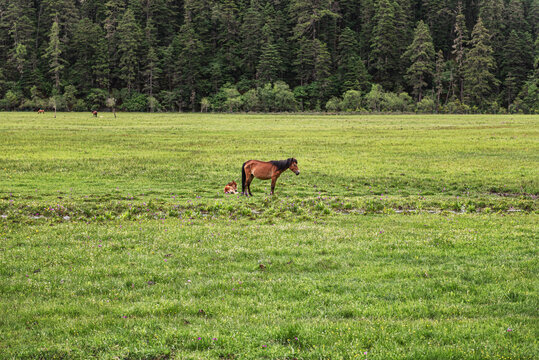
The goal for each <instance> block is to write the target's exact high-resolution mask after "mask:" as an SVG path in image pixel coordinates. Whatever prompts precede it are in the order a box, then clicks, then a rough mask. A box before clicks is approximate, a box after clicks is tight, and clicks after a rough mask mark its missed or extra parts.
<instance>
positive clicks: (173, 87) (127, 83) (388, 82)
mask: <svg viewBox="0 0 539 360" xmlns="http://www.w3.org/2000/svg"><path fill="white" fill-rule="evenodd" d="M538 23H539V1H538V0H491V1H467V0H448V1H441V0H340V1H339V0H268V1H262V0H216V1H209V0H84V1H83V0H32V1H30V0H18V1H12V0H0V109H3V110H18V109H19V110H35V109H37V108H45V107H51V105H50V104H52V103H53V104H54V105H55V106H56V107H57V108H58V109H63V110H75V111H87V110H90V109H108V108H112V107H111V106H109V105H110V104H114V106H115V107H116V108H118V109H120V110H125V111H201V110H202V111H295V110H306V111H310V110H316V111H319V110H326V109H327V110H330V111H336V110H342V111H347V110H351V111H363V110H365V111H413V110H417V111H447V112H481V111H483V112H487V111H489V112H498V111H513V112H519V111H522V112H531V113H539V103H538V101H537V98H538V96H537V93H538V92H539V90H537V89H538V88H539V79H538V77H539V75H538V73H539V70H538V69H537V67H538V66H539V64H538V61H537V53H538V51H539V50H538V49H537V47H538V42H537V40H536V39H537V38H538V35H539V34H538V32H539V25H538ZM408 94H410V95H408ZM412 98H413V100H412Z"/></svg>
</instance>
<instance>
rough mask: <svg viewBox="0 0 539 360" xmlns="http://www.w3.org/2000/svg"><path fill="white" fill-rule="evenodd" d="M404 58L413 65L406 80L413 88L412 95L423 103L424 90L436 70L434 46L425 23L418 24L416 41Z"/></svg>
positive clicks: (407, 72) (415, 34) (415, 35)
mask: <svg viewBox="0 0 539 360" xmlns="http://www.w3.org/2000/svg"><path fill="white" fill-rule="evenodd" d="M403 57H405V58H407V59H409V60H410V63H411V65H410V67H409V68H408V70H407V71H406V79H407V80H408V83H409V85H410V86H411V87H412V88H413V91H412V93H413V94H414V95H415V96H417V101H421V99H422V97H423V89H424V88H425V87H427V85H428V83H427V79H428V78H429V77H431V76H432V75H433V70H434V45H433V44H432V37H431V36H430V31H429V27H428V26H427V24H425V23H424V22H423V21H419V23H418V24H417V27H416V29H415V32H414V40H413V41H412V43H411V44H410V46H409V47H408V49H407V50H406V52H405V53H404V55H403Z"/></svg>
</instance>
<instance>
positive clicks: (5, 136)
mask: <svg viewBox="0 0 539 360" xmlns="http://www.w3.org/2000/svg"><path fill="white" fill-rule="evenodd" d="M538 122H539V117H538V116H522V115H518V116H517V115H506V116H494V115H489V116H483V115H481V116H456V115H455V116H447V115H440V116H436V115H430V116H429V115H421V116H416V115H391V116H382V115H377V116H374V115H371V116H355V115H342V116H333V115H241V114H240V115H237V114H236V115H225V114H127V113H120V114H118V118H117V119H114V118H113V116H112V114H109V113H102V114H100V116H99V117H98V118H93V117H92V116H91V114H89V113H84V114H82V113H59V114H58V116H57V118H56V119H54V118H53V117H52V114H51V113H45V115H37V114H35V113H0V154H1V155H0V279H1V280H2V281H1V282H0V313H1V314H2V316H1V317H0V359H13V358H14V359H19V358H20V359H59V358H62V359H87V358H99V359H294V358H295V359H536V358H537V357H538V355H539V342H538V340H537V339H539V313H538V309H539V296H538V294H539V275H538V274H539V260H538V259H539V258H538V255H539V254H538V245H539V237H538V235H537V234H538V225H537V224H538V223H539V216H538V207H537V201H538V200H537V196H538V195H539V170H538V169H539V125H538ZM288 157H295V158H297V159H298V166H299V169H300V171H301V174H300V175H299V176H295V175H294V174H293V173H291V172H285V173H284V174H283V175H282V176H281V178H280V179H279V180H278V182H277V186H276V195H275V196H269V195H268V193H269V188H270V186H269V185H270V184H269V182H263V181H261V180H257V179H255V180H254V181H253V183H252V185H251V190H252V192H253V194H254V196H253V197H252V198H245V197H242V196H239V195H224V194H223V187H224V185H226V184H227V183H228V182H229V181H232V180H235V181H236V182H238V184H240V186H241V164H242V163H243V162H244V161H246V160H248V159H259V160H280V159H286V158H288Z"/></svg>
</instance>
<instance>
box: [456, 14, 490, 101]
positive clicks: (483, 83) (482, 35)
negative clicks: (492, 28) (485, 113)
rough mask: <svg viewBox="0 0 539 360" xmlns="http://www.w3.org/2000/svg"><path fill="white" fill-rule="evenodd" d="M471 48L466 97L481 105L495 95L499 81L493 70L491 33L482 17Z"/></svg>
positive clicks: (467, 65)
mask: <svg viewBox="0 0 539 360" xmlns="http://www.w3.org/2000/svg"><path fill="white" fill-rule="evenodd" d="M470 43H471V48H470V49H469V51H467V52H466V58H465V62H464V71H463V74H464V79H465V93H466V98H467V99H468V100H469V101H470V103H471V104H474V105H477V106H481V105H484V104H485V101H486V100H487V99H488V98H489V97H490V96H491V95H493V91H494V89H495V87H496V86H497V85H498V83H499V81H498V80H497V79H496V77H495V76H494V74H493V73H492V71H494V70H495V69H496V63H495V61H494V57H493V50H492V47H491V46H490V43H489V34H488V31H487V29H486V28H485V27H484V25H483V21H482V20H481V18H479V20H478V21H477V24H475V26H474V29H473V31H472V39H471V41H470Z"/></svg>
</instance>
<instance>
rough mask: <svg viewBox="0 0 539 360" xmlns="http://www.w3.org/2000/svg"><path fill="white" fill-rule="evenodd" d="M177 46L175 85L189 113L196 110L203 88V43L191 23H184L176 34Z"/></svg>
mask: <svg viewBox="0 0 539 360" xmlns="http://www.w3.org/2000/svg"><path fill="white" fill-rule="evenodd" d="M178 44H179V47H180V49H181V51H180V55H179V57H178V59H177V61H176V64H175V67H176V69H177V70H176V71H177V73H178V78H177V85H178V86H179V88H180V89H181V91H182V93H183V98H185V99H186V100H187V101H188V103H189V107H190V110H191V111H195V110H196V104H197V103H198V102H199V101H198V100H200V98H201V96H200V92H201V89H202V88H203V85H204V84H203V81H202V79H201V78H202V75H203V72H204V70H203V68H202V66H203V64H204V62H203V56H204V53H205V49H204V43H203V42H202V41H201V40H200V38H199V37H198V36H197V33H196V32H195V30H194V28H193V24H192V23H191V22H189V21H188V22H186V23H185V24H184V25H183V26H182V28H181V30H180V33H179V34H178Z"/></svg>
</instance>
